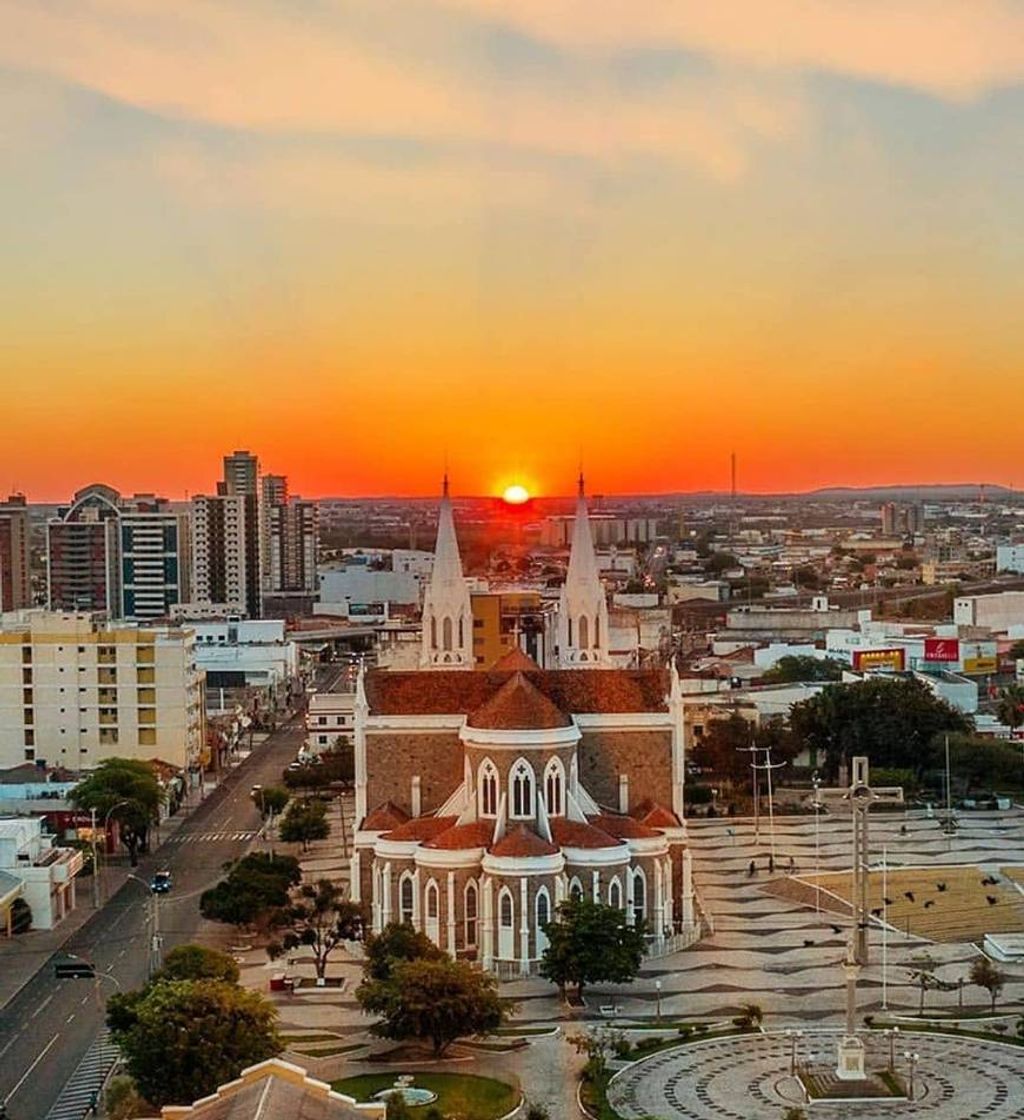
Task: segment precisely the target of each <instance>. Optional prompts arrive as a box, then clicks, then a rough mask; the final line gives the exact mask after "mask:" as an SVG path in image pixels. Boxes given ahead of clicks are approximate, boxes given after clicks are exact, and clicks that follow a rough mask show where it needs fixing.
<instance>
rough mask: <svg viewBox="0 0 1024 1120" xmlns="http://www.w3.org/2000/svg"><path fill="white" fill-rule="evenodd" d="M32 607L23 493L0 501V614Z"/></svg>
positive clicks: (26, 507)
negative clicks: (0, 612)
mask: <svg viewBox="0 0 1024 1120" xmlns="http://www.w3.org/2000/svg"><path fill="white" fill-rule="evenodd" d="M31 605H32V583H31V578H30V572H29V523H28V505H27V503H26V501H25V495H24V494H12V495H11V496H10V497H9V498H8V499H7V501H6V502H0V611H16V610H20V609H21V608H22V607H29V606H31Z"/></svg>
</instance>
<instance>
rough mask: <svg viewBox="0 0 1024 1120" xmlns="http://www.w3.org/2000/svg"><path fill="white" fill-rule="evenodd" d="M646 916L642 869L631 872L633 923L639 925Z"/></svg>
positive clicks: (645, 892) (645, 893) (645, 896)
mask: <svg viewBox="0 0 1024 1120" xmlns="http://www.w3.org/2000/svg"><path fill="white" fill-rule="evenodd" d="M646 916H647V876H646V875H644V873H643V870H642V868H639V867H638V868H637V869H636V871H634V872H633V921H634V922H635V923H636V924H637V925H639V924H640V923H641V922H642V921H643V920H644V918H645V917H646Z"/></svg>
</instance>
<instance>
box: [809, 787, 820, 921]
mask: <svg viewBox="0 0 1024 1120" xmlns="http://www.w3.org/2000/svg"><path fill="white" fill-rule="evenodd" d="M811 782H812V783H813V785H814V912H815V913H816V914H820V913H821V802H820V801H819V800H818V788H819V787H820V786H821V779H820V778H819V777H818V772H817V770H815V772H814V777H813V778H812V779H811Z"/></svg>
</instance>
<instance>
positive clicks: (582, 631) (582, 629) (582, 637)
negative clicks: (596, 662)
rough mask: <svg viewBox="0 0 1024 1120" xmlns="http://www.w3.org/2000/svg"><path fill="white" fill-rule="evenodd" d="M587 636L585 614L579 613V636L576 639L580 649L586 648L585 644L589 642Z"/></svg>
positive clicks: (588, 631) (588, 629)
mask: <svg viewBox="0 0 1024 1120" xmlns="http://www.w3.org/2000/svg"><path fill="white" fill-rule="evenodd" d="M589 636H590V628H589V627H588V625H587V616H586V615H585V614H581V615H580V625H579V637H578V639H577V641H578V642H579V646H580V649H586V648H587V646H588V644H589V642H588V640H587V639H588V638H589Z"/></svg>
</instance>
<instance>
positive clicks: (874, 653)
mask: <svg viewBox="0 0 1024 1120" xmlns="http://www.w3.org/2000/svg"><path fill="white" fill-rule="evenodd" d="M906 660H907V658H906V650H904V649H902V648H900V649H855V650H854V651H853V667H854V668H855V669H861V670H867V669H891V670H893V671H894V672H897V673H902V672H903V669H904V667H905V665H906Z"/></svg>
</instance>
